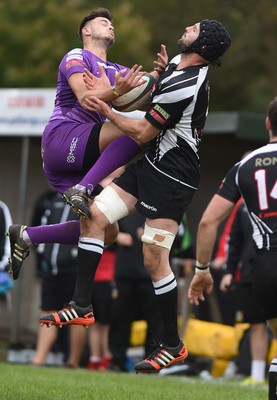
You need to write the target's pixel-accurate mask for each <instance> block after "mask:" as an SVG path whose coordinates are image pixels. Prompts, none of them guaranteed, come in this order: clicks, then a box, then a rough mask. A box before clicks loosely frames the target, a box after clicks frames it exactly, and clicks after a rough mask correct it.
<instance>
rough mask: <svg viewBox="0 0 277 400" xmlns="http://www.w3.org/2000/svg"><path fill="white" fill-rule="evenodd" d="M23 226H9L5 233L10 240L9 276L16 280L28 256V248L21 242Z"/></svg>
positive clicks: (23, 241) (24, 227)
mask: <svg viewBox="0 0 277 400" xmlns="http://www.w3.org/2000/svg"><path fill="white" fill-rule="evenodd" d="M26 228H27V226H25V225H11V226H10V227H9V229H8V232H7V233H6V234H7V236H9V239H10V249H11V254H10V257H9V274H11V275H12V277H13V279H14V280H16V279H17V278H18V276H19V273H20V269H21V266H22V263H23V261H24V260H25V258H26V257H28V255H29V254H30V248H29V246H28V245H27V243H26V242H25V240H23V236H22V235H23V232H24V230H25V229H26Z"/></svg>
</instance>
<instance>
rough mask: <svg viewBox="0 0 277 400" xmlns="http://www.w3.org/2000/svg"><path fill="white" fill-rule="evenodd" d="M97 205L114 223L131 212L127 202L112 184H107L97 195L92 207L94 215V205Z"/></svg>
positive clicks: (111, 222) (110, 221)
mask: <svg viewBox="0 0 277 400" xmlns="http://www.w3.org/2000/svg"><path fill="white" fill-rule="evenodd" d="M95 206H96V207H97V208H98V210H99V211H101V213H102V214H103V215H104V216H105V217H106V219H107V220H108V221H109V223H110V224H113V223H114V222H116V221H118V220H119V219H121V218H123V217H126V216H127V215H128V214H129V210H128V207H127V206H126V204H125V202H124V201H123V200H122V199H121V197H120V196H119V195H118V193H117V192H116V191H115V189H114V188H112V187H111V186H106V187H105V189H104V190H103V191H102V192H101V193H100V194H99V195H98V196H96V197H95V199H94V203H93V205H92V209H91V210H92V215H93V207H95Z"/></svg>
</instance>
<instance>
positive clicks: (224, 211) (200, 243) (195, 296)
mask: <svg viewBox="0 0 277 400" xmlns="http://www.w3.org/2000/svg"><path fill="white" fill-rule="evenodd" d="M233 207H234V203H232V202H231V201H229V200H227V199H225V198H223V197H221V196H219V195H217V194H216V195H214V197H213V198H212V200H211V201H210V203H209V205H208V207H207V208H206V210H205V211H204V214H203V216H202V218H201V220H200V223H199V226H198V231H197V240H196V258H197V263H198V265H200V266H203V267H205V266H208V265H209V262H210V260H211V257H212V251H213V248H214V244H215V240H216V236H217V230H218V227H219V225H220V224H221V222H222V221H223V220H224V219H225V218H226V217H227V216H228V214H229V213H230V212H231V210H232V208H233ZM195 271H196V272H195V275H194V277H193V279H192V281H191V283H190V286H189V291H188V297H189V301H190V303H191V304H193V303H194V304H196V305H198V304H199V300H200V301H204V300H205V297H204V292H205V291H206V292H207V293H211V291H212V288H213V279H212V276H211V274H210V272H209V268H207V269H206V270H200V269H199V270H197V267H196V270H195Z"/></svg>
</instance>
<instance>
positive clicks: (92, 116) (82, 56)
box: [49, 49, 129, 123]
mask: <svg viewBox="0 0 277 400" xmlns="http://www.w3.org/2000/svg"><path fill="white" fill-rule="evenodd" d="M98 65H101V66H102V67H103V68H104V70H105V71H106V75H107V77H108V78H109V81H110V82H111V85H114V83H115V74H116V73H117V72H119V71H120V70H122V69H124V68H126V67H124V66H122V65H119V64H114V63H111V62H109V61H103V60H101V59H100V58H98V57H97V56H96V55H95V54H93V53H91V52H90V51H88V50H82V49H74V50H71V51H70V52H69V53H67V54H66V55H65V56H64V57H63V59H62V61H61V63H60V66H59V72H58V82H57V91H56V99H55V106H54V111H53V114H52V116H51V118H50V120H49V122H53V121H56V120H59V121H61V120H63V121H71V122H73V121H75V122H80V123H85V122H102V121H104V119H105V118H104V117H103V116H102V115H101V114H98V113H91V112H90V111H87V110H85V109H84V108H83V107H82V106H81V105H80V103H79V102H78V100H77V98H76V96H75V94H74V93H73V92H72V90H71V88H70V86H69V84H68V79H69V77H70V76H71V75H72V74H73V73H76V72H80V73H83V72H84V68H85V67H86V68H87V69H88V70H89V71H90V72H92V73H93V75H95V76H100V73H99V70H98ZM128 70H129V69H127V71H128ZM127 71H126V72H127Z"/></svg>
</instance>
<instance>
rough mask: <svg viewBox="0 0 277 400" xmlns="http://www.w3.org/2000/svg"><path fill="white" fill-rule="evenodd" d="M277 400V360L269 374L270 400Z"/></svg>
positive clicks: (273, 361) (272, 362) (270, 368)
mask: <svg viewBox="0 0 277 400" xmlns="http://www.w3.org/2000/svg"><path fill="white" fill-rule="evenodd" d="M276 399H277V359H276V358H274V359H273V360H272V361H271V364H270V367H269V373H268V400H276Z"/></svg>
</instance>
